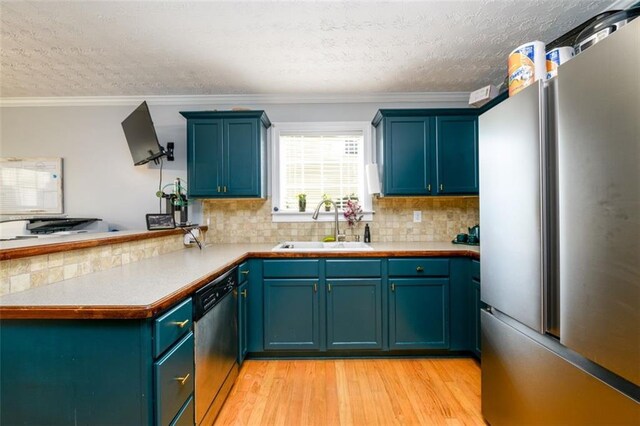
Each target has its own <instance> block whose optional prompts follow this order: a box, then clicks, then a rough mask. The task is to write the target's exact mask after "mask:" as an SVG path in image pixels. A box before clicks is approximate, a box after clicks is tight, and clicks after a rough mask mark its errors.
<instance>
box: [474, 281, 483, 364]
mask: <svg viewBox="0 0 640 426" xmlns="http://www.w3.org/2000/svg"><path fill="white" fill-rule="evenodd" d="M471 284H472V286H473V315H472V318H473V329H472V333H473V336H474V344H473V353H474V354H475V355H476V356H477V357H480V341H481V338H480V309H482V307H483V306H482V305H484V304H483V303H482V302H481V301H480V281H478V280H476V279H473V280H471Z"/></svg>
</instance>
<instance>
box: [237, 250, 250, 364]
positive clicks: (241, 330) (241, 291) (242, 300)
mask: <svg viewBox="0 0 640 426" xmlns="http://www.w3.org/2000/svg"><path fill="white" fill-rule="evenodd" d="M249 273H250V266H249V262H244V263H242V264H240V266H238V290H237V291H238V364H239V365H242V362H243V361H244V359H245V357H246V356H247V347H248V337H249V332H248V326H249V322H248V319H249V318H248V300H247V299H248V297H249Z"/></svg>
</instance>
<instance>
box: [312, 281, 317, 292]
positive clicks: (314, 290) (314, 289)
mask: <svg viewBox="0 0 640 426" xmlns="http://www.w3.org/2000/svg"><path fill="white" fill-rule="evenodd" d="M313 292H314V293H317V292H318V283H313Z"/></svg>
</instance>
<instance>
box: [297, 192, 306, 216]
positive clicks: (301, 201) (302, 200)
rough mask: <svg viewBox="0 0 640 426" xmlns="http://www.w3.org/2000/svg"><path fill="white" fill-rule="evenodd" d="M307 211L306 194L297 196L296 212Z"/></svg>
mask: <svg viewBox="0 0 640 426" xmlns="http://www.w3.org/2000/svg"><path fill="white" fill-rule="evenodd" d="M306 210H307V194H298V211H299V212H304V211H306Z"/></svg>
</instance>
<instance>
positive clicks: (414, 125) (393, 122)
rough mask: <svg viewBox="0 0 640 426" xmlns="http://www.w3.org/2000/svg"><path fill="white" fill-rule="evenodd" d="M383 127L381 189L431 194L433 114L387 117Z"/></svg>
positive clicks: (409, 193) (408, 193) (404, 193)
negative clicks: (383, 155) (426, 115)
mask: <svg viewBox="0 0 640 426" xmlns="http://www.w3.org/2000/svg"><path fill="white" fill-rule="evenodd" d="M384 131H385V136H384V138H385V143H384V145H385V146H384V150H385V157H386V158H385V163H384V164H385V165H384V167H385V170H384V174H383V176H384V193H385V194H386V195H429V194H431V189H432V188H431V164H432V158H431V151H432V147H431V141H432V139H433V134H432V132H433V117H406V118H402V117H392V118H387V119H386V123H385V130H384Z"/></svg>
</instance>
